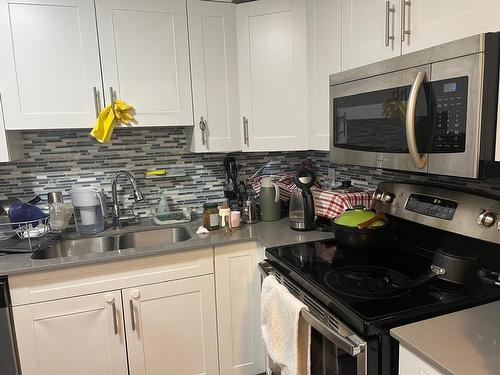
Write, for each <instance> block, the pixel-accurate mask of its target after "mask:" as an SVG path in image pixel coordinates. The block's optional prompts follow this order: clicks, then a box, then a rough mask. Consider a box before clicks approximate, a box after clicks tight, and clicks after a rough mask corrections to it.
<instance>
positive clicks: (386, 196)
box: [380, 193, 394, 203]
mask: <svg viewBox="0 0 500 375" xmlns="http://www.w3.org/2000/svg"><path fill="white" fill-rule="evenodd" d="M393 199H394V195H393V194H391V193H383V194H382V197H381V198H380V200H381V201H382V202H384V203H391V202H392V200H393Z"/></svg>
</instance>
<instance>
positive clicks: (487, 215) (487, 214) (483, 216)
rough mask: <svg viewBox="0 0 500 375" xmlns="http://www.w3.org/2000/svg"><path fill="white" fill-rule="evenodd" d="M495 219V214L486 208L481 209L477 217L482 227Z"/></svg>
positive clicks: (489, 224)
mask: <svg viewBox="0 0 500 375" xmlns="http://www.w3.org/2000/svg"><path fill="white" fill-rule="evenodd" d="M496 221H497V215H495V214H494V213H493V212H491V211H488V210H482V211H481V212H480V213H479V216H478V217H477V223H478V224H479V225H482V226H483V227H486V228H489V227H491V226H492V225H493V224H495V222H496Z"/></svg>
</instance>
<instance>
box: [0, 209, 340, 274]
mask: <svg viewBox="0 0 500 375" xmlns="http://www.w3.org/2000/svg"><path fill="white" fill-rule="evenodd" d="M201 224H202V223H201V221H200V220H195V221H192V222H190V223H188V224H180V225H179V226H184V227H186V229H187V230H188V231H189V233H190V235H191V238H190V239H188V240H186V241H182V242H177V243H172V244H167V245H165V246H160V247H148V248H133V249H124V250H115V251H106V252H98V253H93V254H88V255H84V256H70V257H64V258H54V259H44V260H35V259H31V253H29V254H9V255H3V256H0V275H4V276H8V275H13V274H18V273H26V272H37V271H44V270H50V269H56V268H61V267H69V266H78V265H84V264H95V263H101V262H106V261H113V260H122V259H128V258H137V257H142V256H147V255H158V254H162V253H169V252H176V251H183V250H193V249H198V248H204V247H207V246H217V245H225V244H230V243H236V242H244V241H249V240H256V241H259V242H261V243H262V245H263V246H264V247H266V248H269V247H274V246H284V245H290V244H294V243H304V242H310V241H319V240H326V239H332V238H334V235H333V233H331V232H320V231H318V230H315V231H310V232H298V231H294V230H292V229H290V226H289V221H288V218H285V219H281V220H279V221H275V222H258V223H256V224H246V225H242V226H241V227H240V228H237V229H234V231H233V233H232V234H229V235H228V234H225V233H224V232H223V231H222V230H218V231H214V232H210V233H209V234H196V230H197V229H198V227H199V226H200V225H201ZM161 228H163V227H162V226H153V225H152V223H151V222H149V223H148V222H147V223H144V224H141V225H138V226H134V227H130V228H128V229H124V230H123V232H127V231H137V230H149V229H153V230H154V229H161ZM113 234H115V235H116V234H118V233H117V232H116V231H115V232H113V229H108V230H106V231H105V232H102V233H100V234H99V235H113ZM151 235H154V231H152V232H151ZM0 251H1V248H0Z"/></svg>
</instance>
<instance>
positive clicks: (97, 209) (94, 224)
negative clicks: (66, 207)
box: [70, 187, 108, 234]
mask: <svg viewBox="0 0 500 375" xmlns="http://www.w3.org/2000/svg"><path fill="white" fill-rule="evenodd" d="M70 193H71V203H72V204H73V208H74V209H75V224H76V230H77V231H78V233H84V234H96V233H99V232H102V231H103V230H104V218H105V217H106V216H107V212H108V208H107V206H106V196H105V195H104V192H103V191H102V189H100V188H96V187H82V188H77V189H73V190H71V192H70Z"/></svg>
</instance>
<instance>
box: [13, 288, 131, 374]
mask: <svg viewBox="0 0 500 375" xmlns="http://www.w3.org/2000/svg"><path fill="white" fill-rule="evenodd" d="M13 316H14V325H15V331H16V338H17V346H18V352H19V358H20V364H21V371H22V373H23V375H68V374H71V375H87V374H96V375H97V374H107V375H127V374H128V369H127V353H126V346H125V332H124V330H123V314H122V301H121V295H120V292H119V291H114V292H107V293H100V294H91V295H87V296H81V297H74V298H67V299H62V300H57V301H50V302H42V303H36V304H32V305H24V306H15V307H14V308H13Z"/></svg>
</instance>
